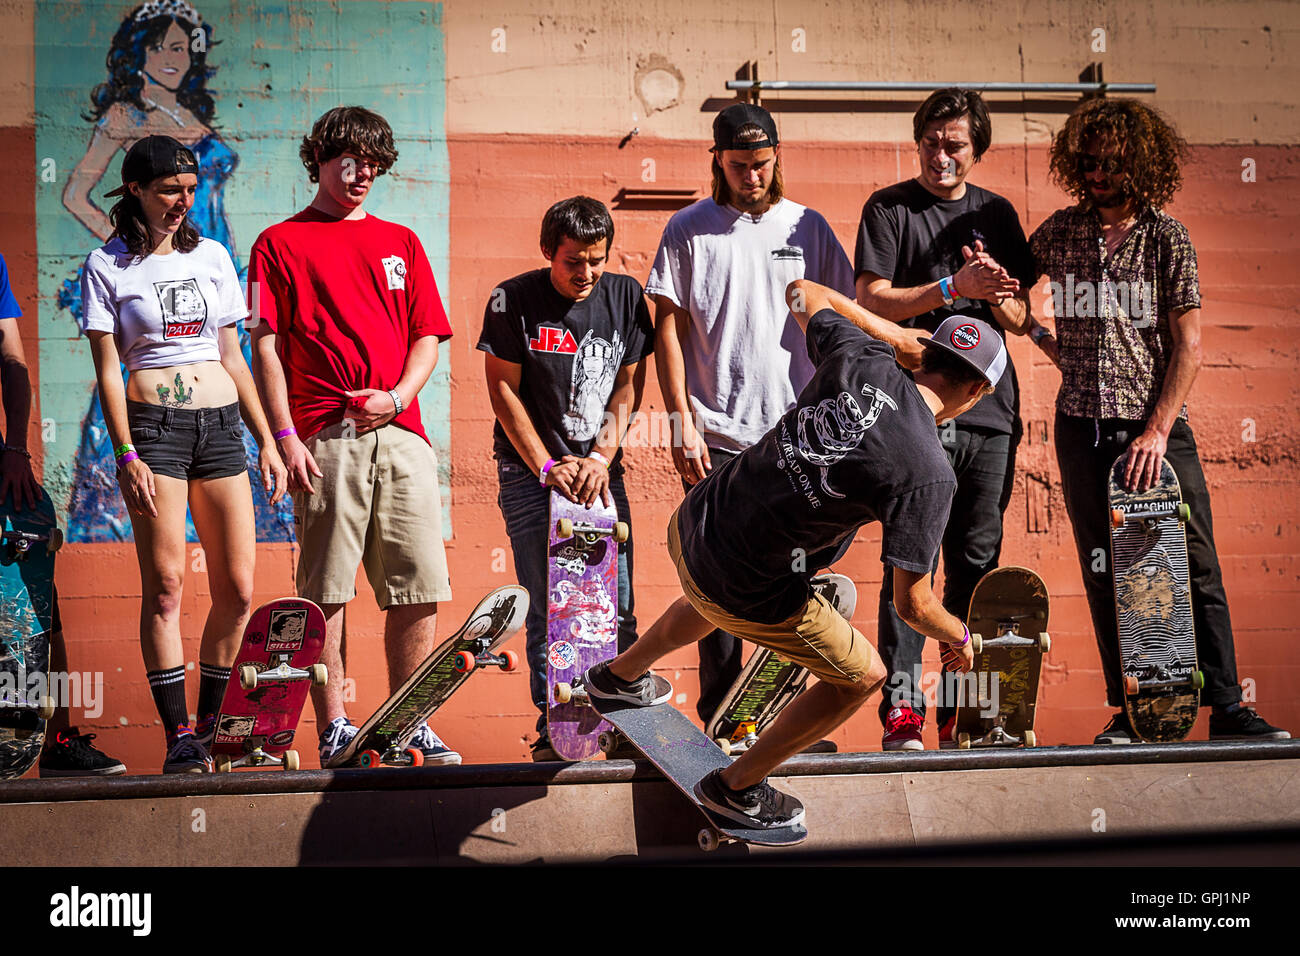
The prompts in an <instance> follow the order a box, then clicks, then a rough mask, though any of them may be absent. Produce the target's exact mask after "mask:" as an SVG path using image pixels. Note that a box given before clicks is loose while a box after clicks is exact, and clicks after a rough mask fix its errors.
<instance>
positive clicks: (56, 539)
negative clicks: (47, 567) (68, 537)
mask: <svg viewBox="0 0 1300 956" xmlns="http://www.w3.org/2000/svg"><path fill="white" fill-rule="evenodd" d="M61 547H63V529H62V528H55V529H54V530H53V531H51V532H50V536H49V537H48V538H46V539H45V550H46V551H47V552H49V553H50V554H53V553H54V552H55V551H58V550H59V548H61Z"/></svg>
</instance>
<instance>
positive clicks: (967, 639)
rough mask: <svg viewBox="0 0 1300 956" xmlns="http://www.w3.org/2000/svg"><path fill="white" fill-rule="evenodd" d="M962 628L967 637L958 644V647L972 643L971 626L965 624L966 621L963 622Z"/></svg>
mask: <svg viewBox="0 0 1300 956" xmlns="http://www.w3.org/2000/svg"><path fill="white" fill-rule="evenodd" d="M961 629H962V631H963V632H964V633H965V634H966V637H965V638H964V639H963V640H962V642H961V643H960V644H958V645H957V646H958V647H965V646H966V645H967V644H969V643H970V628H969V627H967V626H966V625H965V623H963V624H962V626H961Z"/></svg>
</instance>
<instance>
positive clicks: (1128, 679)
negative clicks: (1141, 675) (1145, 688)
mask: <svg viewBox="0 0 1300 956" xmlns="http://www.w3.org/2000/svg"><path fill="white" fill-rule="evenodd" d="M1137 692H1138V679H1137V678H1136V677H1134V676H1133V675H1132V674H1126V675H1124V693H1125V694H1127V695H1128V696H1129V697H1136V696H1137Z"/></svg>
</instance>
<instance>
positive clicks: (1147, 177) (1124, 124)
mask: <svg viewBox="0 0 1300 956" xmlns="http://www.w3.org/2000/svg"><path fill="white" fill-rule="evenodd" d="M1111 146H1113V147H1115V150H1116V155H1117V156H1118V158H1119V161H1120V164H1121V168H1122V170H1123V172H1125V173H1126V174H1127V176H1128V178H1127V179H1126V181H1125V183H1124V190H1125V192H1126V194H1127V195H1128V196H1129V197H1130V198H1131V199H1133V200H1135V201H1137V202H1138V203H1139V204H1141V205H1149V206H1154V207H1155V208H1156V209H1161V208H1163V207H1164V206H1165V205H1166V204H1168V203H1169V202H1170V201H1171V200H1172V199H1173V198H1174V193H1176V192H1178V190H1179V189H1180V188H1181V187H1182V185H1183V174H1182V170H1181V168H1180V167H1181V164H1182V163H1183V162H1184V161H1186V158H1187V141H1186V140H1185V139H1183V138H1182V137H1181V136H1179V135H1178V132H1177V130H1175V129H1174V127H1173V125H1172V124H1171V123H1170V122H1169V121H1168V120H1166V119H1165V118H1164V116H1162V115H1161V114H1160V113H1159V112H1158V111H1157V110H1155V109H1153V108H1152V107H1150V106H1147V105H1146V104H1145V103H1139V102H1138V101H1137V100H1132V99H1117V100H1107V99H1092V100H1087V101H1085V102H1083V103H1081V104H1079V106H1078V108H1077V109H1075V111H1074V112H1073V113H1071V114H1070V116H1069V118H1067V119H1066V121H1065V125H1064V126H1062V127H1061V130H1060V132H1058V133H1057V134H1056V139H1055V141H1054V142H1053V143H1052V160H1051V170H1052V181H1053V182H1054V183H1056V184H1057V185H1058V186H1060V187H1061V188H1062V189H1064V190H1065V191H1066V192H1068V193H1069V194H1070V195H1072V196H1074V197H1075V198H1076V199H1077V200H1079V202H1080V203H1081V204H1082V205H1083V206H1084V207H1091V205H1092V201H1091V199H1090V198H1089V194H1088V186H1087V182H1086V181H1085V179H1084V175H1083V173H1082V172H1081V171H1080V169H1079V157H1080V156H1081V155H1082V154H1083V152H1084V150H1085V148H1086V147H1092V148H1094V149H1103V150H1104V149H1107V148H1109V147H1111Z"/></svg>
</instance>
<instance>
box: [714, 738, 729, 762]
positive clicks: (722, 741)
mask: <svg viewBox="0 0 1300 956" xmlns="http://www.w3.org/2000/svg"><path fill="white" fill-rule="evenodd" d="M715 739H716V742H717V744H718V746H719V747H721V748H722V752H723V753H724V754H726V755H727V756H728V757H730V756H731V741H730V740H728V739H727V738H726V737H717V738H715Z"/></svg>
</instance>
